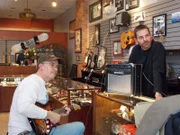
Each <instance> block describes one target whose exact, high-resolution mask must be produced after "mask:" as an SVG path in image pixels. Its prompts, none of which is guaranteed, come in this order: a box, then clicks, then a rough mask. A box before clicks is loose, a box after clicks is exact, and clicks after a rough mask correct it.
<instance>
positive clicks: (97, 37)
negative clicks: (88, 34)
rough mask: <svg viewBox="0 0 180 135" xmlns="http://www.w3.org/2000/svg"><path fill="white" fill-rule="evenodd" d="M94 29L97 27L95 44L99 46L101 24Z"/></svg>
mask: <svg viewBox="0 0 180 135" xmlns="http://www.w3.org/2000/svg"><path fill="white" fill-rule="evenodd" d="M94 27H95V31H94V35H95V44H96V45H99V44H100V24H97V25H95V26H94Z"/></svg>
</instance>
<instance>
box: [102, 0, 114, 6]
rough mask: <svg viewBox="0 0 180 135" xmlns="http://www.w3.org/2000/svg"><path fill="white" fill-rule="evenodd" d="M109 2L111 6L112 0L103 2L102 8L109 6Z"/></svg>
mask: <svg viewBox="0 0 180 135" xmlns="http://www.w3.org/2000/svg"><path fill="white" fill-rule="evenodd" d="M111 2H112V4H113V0H103V7H106V6H109V5H110V3H111Z"/></svg>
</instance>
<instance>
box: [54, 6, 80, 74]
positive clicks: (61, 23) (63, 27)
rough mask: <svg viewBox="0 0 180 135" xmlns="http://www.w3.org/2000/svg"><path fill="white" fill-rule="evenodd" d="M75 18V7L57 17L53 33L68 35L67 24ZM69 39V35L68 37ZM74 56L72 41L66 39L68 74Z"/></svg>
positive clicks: (73, 61) (74, 60)
mask: <svg viewBox="0 0 180 135" xmlns="http://www.w3.org/2000/svg"><path fill="white" fill-rule="evenodd" d="M75 18H76V5H74V6H73V7H72V8H71V9H69V10H67V11H66V12H64V13H63V14H61V15H60V16H58V17H57V18H56V19H55V21H54V31H55V32H67V33H69V22H70V21H72V20H74V19H75ZM68 37H69V35H68ZM75 58H76V55H75V53H74V39H71V40H70V39H69V38H68V62H67V64H68V65H67V66H68V74H69V71H70V69H71V65H72V64H74V63H75V62H76V59H75Z"/></svg>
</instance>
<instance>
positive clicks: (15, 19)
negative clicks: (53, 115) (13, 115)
mask: <svg viewBox="0 0 180 135" xmlns="http://www.w3.org/2000/svg"><path fill="white" fill-rule="evenodd" d="M3 1H4V2H2V1H1V2H0V11H2V12H1V13H0V20H1V23H0V54H1V55H0V125H1V126H0V134H7V132H8V121H9V114H10V108H11V105H12V99H13V94H14V92H15V90H16V88H17V86H18V85H19V84H20V83H21V81H22V80H23V79H24V78H26V77H28V76H29V75H31V74H34V73H36V71H37V64H38V58H39V57H41V55H43V54H53V55H55V56H56V57H58V58H60V61H59V66H58V73H57V76H56V77H55V79H54V80H52V81H50V82H48V83H47V84H46V88H47V91H48V94H49V100H50V101H52V110H56V109H59V108H62V107H64V106H72V108H71V112H70V114H69V115H68V116H65V117H62V118H61V120H60V121H59V124H65V123H69V122H74V121H81V122H82V123H83V124H84V126H85V131H84V135H135V134H136V135H157V134H158V135H170V134H169V131H170V129H176V128H175V127H174V125H173V124H172V123H171V128H170V129H169V127H168V125H169V123H168V121H169V119H171V116H175V115H176V113H178V112H179V111H180V107H179V108H178V105H177V107H175V109H174V110H173V111H174V112H173V111H170V112H168V113H169V114H168V116H167V118H166V117H165V116H164V117H162V118H163V120H162V121H163V122H161V123H160V124H159V123H158V122H157V121H159V120H156V119H155V120H154V121H150V120H149V119H151V118H154V117H153V115H156V113H157V112H158V111H157V112H155V111H153V110H152V109H153V107H154V106H155V105H157V104H161V102H163V101H164V102H167V103H168V105H167V104H166V105H165V104H164V103H162V104H161V106H163V107H164V108H166V107H167V108H166V110H170V109H169V107H170V106H171V102H172V106H173V101H174V100H171V97H174V98H175V97H176V96H178V94H179V93H180V61H179V59H180V44H179V43H180V38H179V36H180V32H179V31H180V18H179V16H180V12H179V8H180V1H179V0H151V1H149V0H72V1H71V2H70V1H60V2H59V1H56V0H52V2H56V4H57V5H56V6H55V7H52V6H51V2H50V1H49V3H48V2H45V1H43V0H40V1H38V2H37V1H35V0H32V3H30V2H29V3H28V0H27V2H25V3H23V2H21V1H19V0H12V1H11V2H9V3H8V2H7V1H5V0H3ZM33 2H34V3H36V5H34V4H33ZM18 5H20V6H18ZM26 5H28V6H29V7H27V9H31V10H28V11H26V10H25V11H23V9H24V7H26ZM43 5H44V6H43ZM66 6H67V7H66ZM20 8H22V11H20V10H17V9H20ZM45 8H46V9H45ZM40 10H41V11H40ZM41 12H42V13H41ZM13 13H14V14H13ZM14 24H16V25H14ZM140 25H141V26H147V27H145V28H144V29H147V28H149V29H147V30H148V34H149V35H148V34H147V35H145V36H144V35H143V36H144V37H143V36H142V37H141V38H143V41H144V44H142V46H143V45H144V46H145V45H148V39H149V41H151V43H152V42H154V44H153V45H157V46H158V45H159V44H160V45H161V46H162V48H163V49H162V52H160V51H159V50H161V48H158V47H157V49H159V50H155V52H156V53H157V57H156V56H155V53H152V56H150V55H149V56H150V58H149V59H150V60H149V59H148V58H147V53H146V54H145V53H142V55H139V54H137V55H139V56H140V57H139V59H142V60H143V57H144V56H145V55H146V56H145V57H146V58H147V59H148V60H149V61H152V63H153V61H158V60H159V57H161V56H162V55H163V58H162V61H163V62H162V61H161V62H162V63H161V62H160V63H158V62H156V65H153V64H149V63H147V61H148V60H145V62H144V61H143V62H142V63H140V62H139V61H140V60H139V59H138V60H137V61H138V62H137V63H136V62H135V63H131V62H129V61H130V60H132V61H133V60H134V59H136V58H135V56H136V55H135V54H134V55H133V52H135V48H138V46H140V43H141V42H140V37H139V38H138V34H139V33H140V32H139V33H138V29H136V28H137V26H140ZM135 29H136V30H137V31H136V33H135V31H134V30H135ZM139 31H140V30H139ZM145 40H146V41H145ZM139 48H140V47H139ZM152 48H153V46H152V47H150V49H152ZM154 48H155V49H156V47H154ZM148 49H149V48H148ZM150 49H149V50H150ZM143 51H144V50H143V49H142V50H141V52H143ZM144 52H146V51H144ZM149 52H150V51H149ZM150 53H151V52H150ZM150 53H149V54H150ZM131 55H132V56H131ZM130 56H131V57H130ZM143 64H146V66H147V65H151V67H150V68H147V67H146V66H144V65H143ZM161 64H162V65H161ZM156 66H157V67H156ZM151 68H152V70H154V71H152V72H147V70H146V69H148V70H151ZM155 70H156V71H158V73H156V72H155ZM146 73H150V74H151V75H149V76H150V77H151V78H150V79H149V78H148V75H147V76H146V75H145V74H146ZM157 74H159V76H158V75H157ZM159 78H163V79H159ZM143 79H145V80H146V81H147V82H148V83H149V85H150V88H151V90H152V92H151V94H152V93H153V92H154V93H153V94H154V95H153V96H148V95H147V94H144V92H143V88H144V89H146V88H147V87H149V86H146V83H144V80H143ZM154 80H157V84H156V82H154ZM159 80H160V81H159ZM161 80H162V82H161ZM151 81H153V82H151ZM159 84H160V85H162V86H159ZM156 85H158V86H159V87H160V88H161V87H163V89H166V93H164V92H161V91H157V92H156V91H153V90H154V89H155V87H156ZM159 87H158V88H159ZM147 89H148V88H147ZM168 98H170V100H168ZM166 100H167V101H166ZM175 105H176V104H175ZM157 110H161V109H160V108H158V109H157ZM151 113H152V114H151ZM159 113H160V114H164V112H163V111H162V112H161V111H159ZM149 115H150V116H149ZM158 115H159V114H158ZM146 116H149V119H148V120H147V119H146V118H147V117H146ZM152 120H153V119H152ZM171 120H172V119H171ZM147 121H148V122H152V125H153V123H158V124H159V125H158V126H157V127H153V126H152V125H148V124H147V126H144V125H146V122H147ZM179 124H180V122H176V126H177V125H178V127H179ZM32 129H33V130H34V128H32ZM148 129H149V130H148ZM34 132H35V131H34ZM151 132H152V133H151ZM144 133H145V134H144ZM156 133H157V134H156ZM41 134H43V135H45V134H46V133H41ZM178 134H180V131H179V130H178V131H174V130H173V131H172V135H178Z"/></svg>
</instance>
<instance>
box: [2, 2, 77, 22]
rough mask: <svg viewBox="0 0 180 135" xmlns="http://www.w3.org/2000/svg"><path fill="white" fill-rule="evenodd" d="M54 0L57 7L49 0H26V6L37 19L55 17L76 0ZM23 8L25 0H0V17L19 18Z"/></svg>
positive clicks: (73, 4)
mask: <svg viewBox="0 0 180 135" xmlns="http://www.w3.org/2000/svg"><path fill="white" fill-rule="evenodd" d="M56 1H57V7H52V5H51V0H28V8H30V9H31V12H33V13H35V14H36V18H38V19H55V18H57V17H58V16H59V15H60V14H62V13H64V12H65V11H66V10H68V9H70V8H71V7H73V6H75V4H76V0H56ZM25 8H27V0H17V1H15V0H0V18H16V19H19V13H20V12H23V11H24V9H25Z"/></svg>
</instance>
